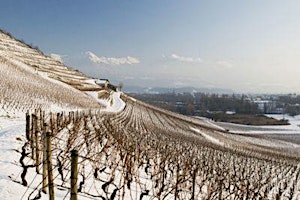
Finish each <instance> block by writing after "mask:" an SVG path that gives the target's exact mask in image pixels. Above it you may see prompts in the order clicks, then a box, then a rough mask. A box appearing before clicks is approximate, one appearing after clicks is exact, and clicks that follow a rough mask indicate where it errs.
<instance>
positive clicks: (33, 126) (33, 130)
mask: <svg viewBox="0 0 300 200" xmlns="http://www.w3.org/2000/svg"><path fill="white" fill-rule="evenodd" d="M31 120H32V121H31V137H30V146H31V151H32V152H31V158H32V159H33V160H35V156H36V155H35V148H36V147H35V145H36V143H35V140H36V138H35V134H36V128H37V127H36V125H37V117H36V115H35V114H31Z"/></svg>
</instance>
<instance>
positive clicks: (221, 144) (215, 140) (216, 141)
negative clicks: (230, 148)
mask: <svg viewBox="0 0 300 200" xmlns="http://www.w3.org/2000/svg"><path fill="white" fill-rule="evenodd" d="M190 129H191V130H192V131H195V132H196V133H199V134H200V135H202V136H203V137H204V138H206V139H207V140H208V141H210V142H212V143H214V144H217V145H220V146H224V143H223V142H221V141H220V140H219V139H217V138H215V137H213V136H211V135H209V134H207V133H205V132H203V131H200V130H199V129H197V128H193V127H190Z"/></svg>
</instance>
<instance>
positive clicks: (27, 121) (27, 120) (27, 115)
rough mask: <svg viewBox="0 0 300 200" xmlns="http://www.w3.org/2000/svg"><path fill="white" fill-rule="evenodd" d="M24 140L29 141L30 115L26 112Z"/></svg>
mask: <svg viewBox="0 0 300 200" xmlns="http://www.w3.org/2000/svg"><path fill="white" fill-rule="evenodd" d="M26 139H27V140H28V141H30V115H29V111H27V112H26Z"/></svg>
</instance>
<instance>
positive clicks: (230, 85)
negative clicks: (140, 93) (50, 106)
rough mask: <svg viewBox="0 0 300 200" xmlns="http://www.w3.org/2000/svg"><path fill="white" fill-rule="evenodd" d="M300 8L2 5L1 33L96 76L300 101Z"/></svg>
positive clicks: (275, 3) (260, 4)
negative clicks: (286, 95) (288, 96)
mask: <svg viewBox="0 0 300 200" xmlns="http://www.w3.org/2000/svg"><path fill="white" fill-rule="evenodd" d="M299 6H300V2H299V1H291V0H288V1H279V0H272V1H271V0H266V1H258V0H254V1H234V0H229V1H179V0H175V1H160V0H155V1H94V0H93V1H89V2H86V1H78V2H77V1H76V2H74V1H71V0H66V1H37V0H34V1H30V3H28V2H27V1H18V2H17V1H5V2H2V6H1V8H0V28H2V29H4V30H6V31H8V32H10V33H11V34H12V35H13V36H15V37H16V38H18V39H23V40H24V41H26V42H27V43H32V44H34V45H36V46H38V47H39V48H40V49H41V50H42V51H43V52H45V53H46V54H48V55H51V56H52V57H54V58H56V59H61V60H62V61H63V62H64V63H65V64H67V65H69V66H72V67H74V68H77V69H79V70H80V71H82V72H84V73H87V74H88V75H90V76H94V77H99V78H108V79H110V80H112V82H114V83H116V84H117V83H118V82H122V83H124V85H136V86H143V87H157V86H160V87H184V86H194V87H201V88H206V87H207V88H223V89H230V90H233V91H235V92H239V93H291V92H292V93H294V92H296V93H300V87H299V86H300V79H299V78H298V74H300V67H298V65H299V64H300V39H299V37H300V12H299V9H298V8H299Z"/></svg>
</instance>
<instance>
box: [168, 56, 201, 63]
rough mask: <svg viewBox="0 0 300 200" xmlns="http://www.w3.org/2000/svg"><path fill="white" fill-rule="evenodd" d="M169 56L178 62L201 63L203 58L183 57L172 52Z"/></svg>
mask: <svg viewBox="0 0 300 200" xmlns="http://www.w3.org/2000/svg"><path fill="white" fill-rule="evenodd" d="M171 58H172V59H174V60H177V61H180V62H189V63H201V62H203V60H202V59H201V58H199V57H198V58H193V57H185V56H180V55H178V54H172V55H171Z"/></svg>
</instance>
